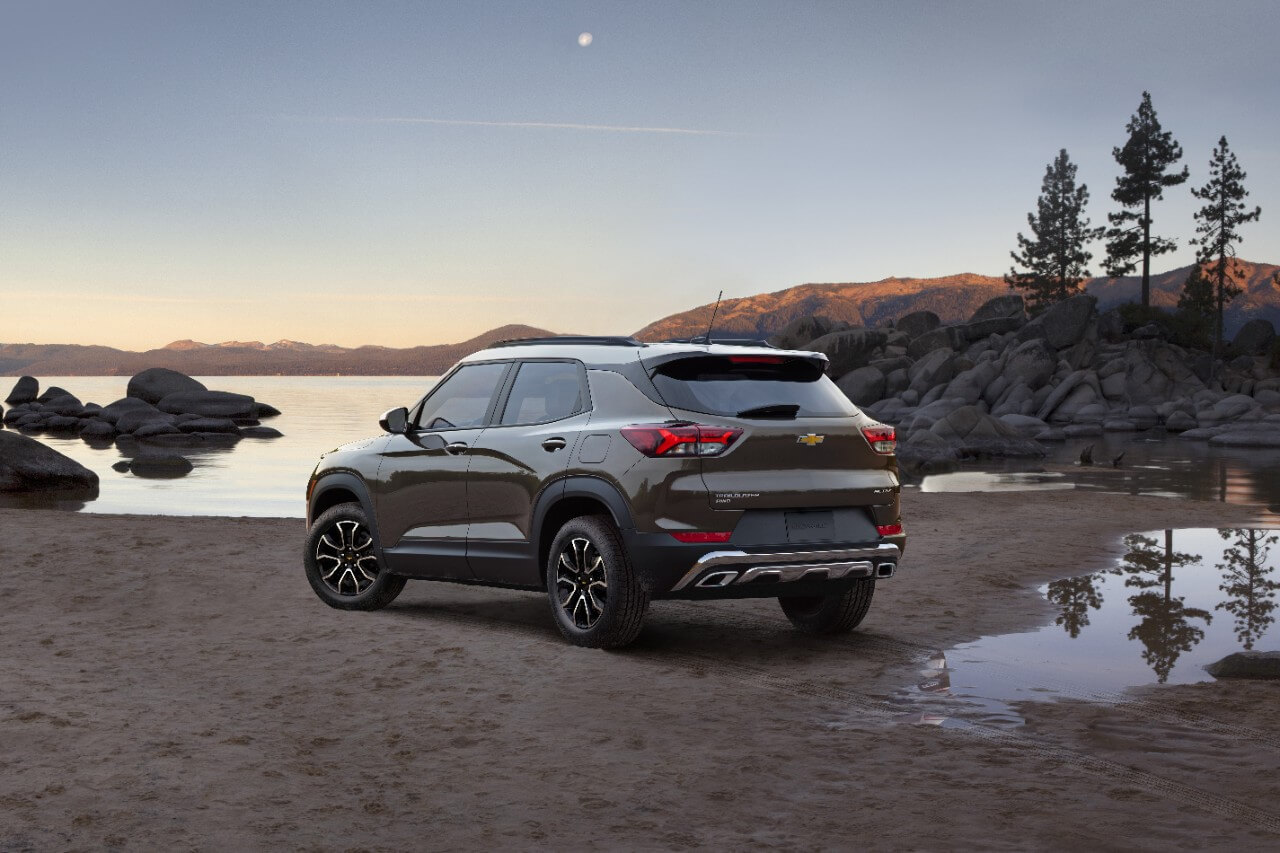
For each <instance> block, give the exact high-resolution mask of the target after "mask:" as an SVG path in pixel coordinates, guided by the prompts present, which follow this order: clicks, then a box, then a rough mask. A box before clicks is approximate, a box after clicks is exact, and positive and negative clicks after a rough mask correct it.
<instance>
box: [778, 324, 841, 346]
mask: <svg viewBox="0 0 1280 853" xmlns="http://www.w3.org/2000/svg"><path fill="white" fill-rule="evenodd" d="M847 328H849V324H848V323H843V322H841V321H839V320H832V319H831V318H830V317H815V316H806V317H797V318H796V319H794V320H792V321H791V322H790V323H788V324H787V325H785V326H783V327H782V331H780V332H778V333H777V334H776V335H773V336H772V337H770V338H769V343H771V344H773V345H774V346H775V347H778V348H779V349H804V348H805V345H806V344H808V343H809V341H813V340H817V339H818V338H820V337H822V336H823V335H829V334H831V333H832V332H839V331H843V330H844V329H847Z"/></svg>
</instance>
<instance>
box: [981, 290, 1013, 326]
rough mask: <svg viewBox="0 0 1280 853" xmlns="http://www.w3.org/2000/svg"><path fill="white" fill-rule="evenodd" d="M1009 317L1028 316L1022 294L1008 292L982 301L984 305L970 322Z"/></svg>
mask: <svg viewBox="0 0 1280 853" xmlns="http://www.w3.org/2000/svg"><path fill="white" fill-rule="evenodd" d="M1009 317H1017V318H1020V319H1025V318H1026V305H1025V303H1024V302H1023V301H1022V296H1020V295H1019V294H1017V293H1007V294H1005V295H1004V296H996V297H993V298H991V299H988V300H987V301H986V302H984V303H982V306H981V307H980V308H978V310H977V311H974V312H973V316H972V317H970V318H969V322H970V323H977V322H978V321H980V320H994V319H997V318H999V319H1006V318H1009Z"/></svg>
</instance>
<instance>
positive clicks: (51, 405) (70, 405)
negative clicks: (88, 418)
mask: <svg viewBox="0 0 1280 853" xmlns="http://www.w3.org/2000/svg"><path fill="white" fill-rule="evenodd" d="M44 411H46V412H49V413H51V414H55V415H66V416H71V417H78V416H79V415H80V413H81V412H83V411H84V403H81V402H80V400H79V399H78V398H77V397H75V396H74V395H72V394H61V395H59V396H57V397H52V398H50V399H49V400H47V401H46V402H45V404H44Z"/></svg>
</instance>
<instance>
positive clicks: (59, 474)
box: [0, 430, 98, 497]
mask: <svg viewBox="0 0 1280 853" xmlns="http://www.w3.org/2000/svg"><path fill="white" fill-rule="evenodd" d="M14 491H69V492H79V493H85V494H89V493H91V494H92V495H93V496H94V497H96V496H97V493H98V475H97V474H95V473H93V472H92V471H90V470H89V469H88V468H86V467H84V466H83V465H81V464H80V463H79V462H76V461H75V460H74V459H71V458H69V457H67V456H64V455H62V454H61V453H59V452H58V451H56V450H54V449H53V448H52V447H48V446H46V445H44V444H41V443H40V442H38V441H36V440H35V439H34V438H28V437H27V436H25V435H18V434H17V433H15V432H9V431H7V430H6V431H4V432H0V492H14Z"/></svg>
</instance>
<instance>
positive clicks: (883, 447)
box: [862, 424, 898, 456]
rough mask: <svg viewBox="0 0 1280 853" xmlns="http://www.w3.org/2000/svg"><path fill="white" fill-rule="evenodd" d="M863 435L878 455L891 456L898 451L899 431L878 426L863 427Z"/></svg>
mask: <svg viewBox="0 0 1280 853" xmlns="http://www.w3.org/2000/svg"><path fill="white" fill-rule="evenodd" d="M862 435H863V436H864V437H865V438H866V439H867V443H868V444H870V445H871V449H872V450H874V451H875V452H876V453H883V454H884V455H885V456H891V455H893V452H894V451H895V450H897V449H898V431H897V430H895V429H894V428H893V427H891V426H885V425H884V424H876V425H875V426H869V427H863V428H862Z"/></svg>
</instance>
